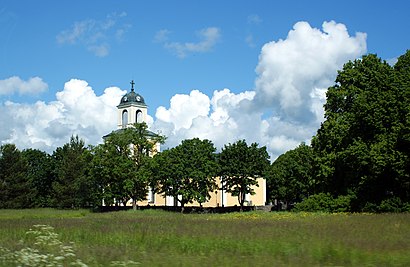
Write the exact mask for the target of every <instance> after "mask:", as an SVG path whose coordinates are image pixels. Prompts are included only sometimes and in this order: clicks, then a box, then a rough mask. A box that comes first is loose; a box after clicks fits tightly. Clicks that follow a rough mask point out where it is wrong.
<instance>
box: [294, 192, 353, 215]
mask: <svg viewBox="0 0 410 267" xmlns="http://www.w3.org/2000/svg"><path fill="white" fill-rule="evenodd" d="M351 200H352V196H350V195H346V196H339V197H337V198H333V197H332V196H331V195H330V194H329V193H319V194H316V195H311V196H309V197H308V198H307V199H305V200H303V201H302V202H300V203H297V204H296V205H295V208H294V209H293V211H310V212H313V211H322V212H347V211H349V210H350V203H351Z"/></svg>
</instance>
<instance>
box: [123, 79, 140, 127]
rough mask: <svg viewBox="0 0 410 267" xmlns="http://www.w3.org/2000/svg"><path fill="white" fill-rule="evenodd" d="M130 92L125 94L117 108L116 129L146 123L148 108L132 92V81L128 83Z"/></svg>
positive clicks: (138, 95)
mask: <svg viewBox="0 0 410 267" xmlns="http://www.w3.org/2000/svg"><path fill="white" fill-rule="evenodd" d="M130 84H131V91H130V92H129V93H127V94H125V95H124V96H123V97H122V98H121V101H120V104H119V105H118V106H117V109H118V111H117V114H118V115H117V117H118V128H119V129H120V128H126V127H130V126H132V125H133V124H134V123H141V122H145V123H146V122H147V110H148V106H147V105H146V104H145V101H144V98H143V97H142V96H141V95H140V94H137V93H135V92H134V84H135V83H134V80H132V81H131V82H130Z"/></svg>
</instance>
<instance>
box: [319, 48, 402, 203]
mask: <svg viewBox="0 0 410 267" xmlns="http://www.w3.org/2000/svg"><path fill="white" fill-rule="evenodd" d="M409 57H410V52H409V51H408V52H407V53H406V54H405V55H403V56H402V57H400V58H399V61H398V62H397V64H396V66H395V67H394V68H393V67H391V66H389V65H388V64H387V63H386V62H382V61H381V59H379V58H378V57H377V56H376V55H367V56H363V58H362V59H358V60H355V61H353V62H348V63H346V64H345V65H344V67H343V70H342V71H340V72H339V74H338V76H337V78H336V85H335V86H333V87H330V88H329V89H328V92H327V102H326V104H325V118H326V120H325V121H324V122H323V124H322V126H321V127H320V129H319V130H318V132H317V135H316V136H315V137H314V138H313V140H312V147H313V149H314V153H315V155H316V166H317V169H316V176H317V180H318V181H317V188H316V191H317V192H320V191H322V192H331V193H332V194H333V195H345V194H347V193H348V192H353V193H354V194H355V196H356V200H355V201H354V203H352V209H353V210H362V209H363V208H364V206H365V205H366V203H380V202H381V201H382V200H383V199H384V198H385V196H386V195H388V194H393V195H395V196H398V197H399V198H400V199H401V200H404V201H409V198H410V172H409V170H410V169H409V163H410V158H409V156H410V155H409V152H410V151H409V149H408V148H409V144H410V143H409V141H410V139H408V136H410V135H408V133H410V128H409V126H410V124H409V123H408V121H409V118H410V87H409V84H410V82H409V80H410V75H408V74H409V66H410V65H409V64H410V60H409ZM369 207H370V206H369Z"/></svg>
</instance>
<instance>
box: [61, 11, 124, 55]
mask: <svg viewBox="0 0 410 267" xmlns="http://www.w3.org/2000/svg"><path fill="white" fill-rule="evenodd" d="M126 16H127V14H126V13H125V12H122V13H112V14H109V15H107V16H106V18H105V19H104V20H95V19H87V20H83V21H77V22H75V23H74V25H73V26H72V27H71V28H69V29H66V30H63V31H61V32H60V33H59V34H58V35H57V37H56V40H57V42H58V43H59V44H69V45H75V44H80V45H83V46H85V47H86V49H87V50H88V51H90V52H92V53H93V54H94V55H96V56H98V57H105V56H107V55H108V54H109V49H110V45H109V43H111V42H112V41H117V42H119V41H122V39H123V36H124V34H125V33H126V32H127V31H128V29H129V28H130V27H131V25H130V24H128V23H125V22H124V21H123V20H124V18H125V17H126Z"/></svg>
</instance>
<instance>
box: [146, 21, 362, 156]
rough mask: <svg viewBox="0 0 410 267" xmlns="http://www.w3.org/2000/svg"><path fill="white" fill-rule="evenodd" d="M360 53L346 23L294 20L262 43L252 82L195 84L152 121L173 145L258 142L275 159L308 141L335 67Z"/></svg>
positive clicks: (359, 43)
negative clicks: (246, 85) (242, 88)
mask: <svg viewBox="0 0 410 267" xmlns="http://www.w3.org/2000/svg"><path fill="white" fill-rule="evenodd" d="M364 53H366V34H364V33H356V34H355V35H354V36H350V35H349V33H348V31H347V29H346V26H345V25H343V24H338V23H336V22H334V21H330V22H324V23H323V25H322V29H317V28H313V27H311V26H310V25H309V24H308V23H307V22H298V23H296V24H295V25H294V27H293V29H292V30H291V31H290V32H289V33H288V35H287V37H286V39H284V40H282V39H281V40H278V41H272V42H270V43H267V44H265V45H264V46H263V47H262V50H261V53H260V55H259V63H258V65H257V67H256V74H257V77H256V79H255V88H254V90H252V91H246V92H243V93H240V94H234V93H232V92H231V91H230V90H229V89H223V90H219V91H218V90H216V91H214V93H213V96H212V97H210V98H209V97H208V96H206V95H204V94H202V93H201V92H199V91H197V90H194V91H192V92H191V93H190V94H189V95H179V94H178V95H175V96H174V97H173V98H172V99H171V102H170V106H169V108H165V107H159V108H158V109H157V112H156V120H155V122H154V125H153V127H154V128H155V129H158V130H161V131H162V132H163V133H164V134H165V135H167V136H168V141H167V145H168V146H170V147H172V146H175V145H177V144H178V143H179V142H180V141H181V140H183V139H186V138H193V137H200V138H207V139H210V140H212V141H213V142H214V143H215V145H216V146H217V147H218V148H221V147H222V146H223V145H224V144H227V143H230V142H235V141H237V140H239V139H246V140H247V141H248V142H249V143H250V142H257V143H259V144H260V145H265V146H266V147H267V149H268V151H269V153H270V155H271V157H272V159H275V158H276V157H277V156H279V155H280V154H282V153H284V152H286V151H287V150H289V149H292V148H295V147H296V146H297V145H299V144H300V143H301V142H307V143H309V142H310V139H311V137H312V136H313V135H314V134H315V132H316V130H317V129H318V127H319V126H320V122H321V121H323V104H324V102H325V94H326V90H327V88H328V87H329V86H331V85H333V83H334V80H335V78H336V75H337V70H339V69H341V68H342V66H343V64H344V63H345V62H347V61H348V60H351V59H355V58H358V57H360V56H361V55H362V54H364Z"/></svg>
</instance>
